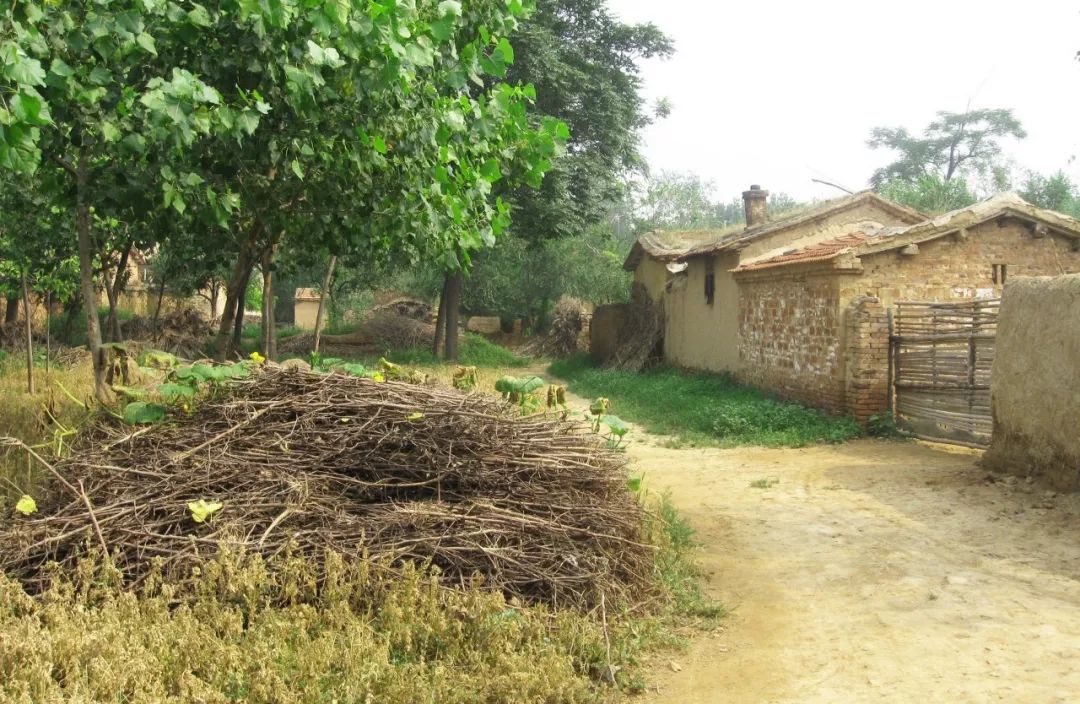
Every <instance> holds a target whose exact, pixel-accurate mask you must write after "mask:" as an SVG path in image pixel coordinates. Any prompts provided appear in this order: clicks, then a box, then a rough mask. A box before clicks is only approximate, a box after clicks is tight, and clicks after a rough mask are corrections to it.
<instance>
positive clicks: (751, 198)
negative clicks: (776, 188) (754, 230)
mask: <svg viewBox="0 0 1080 704" xmlns="http://www.w3.org/2000/svg"><path fill="white" fill-rule="evenodd" d="M768 197H769V192H768V191H763V190H761V186H759V185H757V184H754V185H753V186H750V190H749V191H743V194H742V199H743V207H744V208H745V209H746V227H747V228H751V227H754V226H755V225H760V224H761V223H763V222H765V201H766V200H767V199H768Z"/></svg>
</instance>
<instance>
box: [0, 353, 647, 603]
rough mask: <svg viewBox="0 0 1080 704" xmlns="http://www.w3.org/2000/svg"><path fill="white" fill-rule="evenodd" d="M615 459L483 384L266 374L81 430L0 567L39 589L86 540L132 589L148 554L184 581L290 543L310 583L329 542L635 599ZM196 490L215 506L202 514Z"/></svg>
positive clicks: (591, 595)
mask: <svg viewBox="0 0 1080 704" xmlns="http://www.w3.org/2000/svg"><path fill="white" fill-rule="evenodd" d="M622 464H623V463H622V460H621V458H620V456H619V455H616V454H613V453H609V452H606V451H604V450H603V449H602V448H600V447H598V446H597V443H596V442H595V440H594V438H593V437H592V436H590V435H589V434H587V433H586V432H585V431H584V429H583V428H581V427H580V426H578V425H575V424H572V423H567V422H564V421H559V420H556V419H553V418H549V417H543V416H540V417H531V418H520V417H515V416H514V415H513V414H512V413H511V412H510V411H508V409H507V407H506V406H505V405H504V404H502V403H501V402H499V401H498V400H496V399H493V398H490V397H484V396H479V395H469V394H464V393H461V392H459V391H456V390H452V389H442V388H434V387H427V386H416V385H411V384H405V383H394V382H386V383H379V382H376V381H373V380H370V379H362V378H357V377H352V376H348V375H344V374H329V375H325V374H317V373H312V372H302V371H299V370H286V369H270V370H266V371H264V372H261V373H258V374H255V375H253V376H252V377H251V378H249V379H246V380H243V381H238V382H235V383H232V384H230V385H229V386H228V387H226V388H225V390H223V391H221V392H219V395H218V397H217V398H213V399H210V400H208V401H206V402H204V403H202V404H201V405H200V406H199V407H198V408H197V410H196V411H195V412H194V413H193V414H192V415H190V416H187V415H185V414H183V413H181V412H177V413H175V414H174V415H172V416H171V417H170V419H169V420H168V421H167V422H166V423H163V424H160V425H154V426H147V427H143V428H140V429H137V430H136V429H133V428H132V427H131V426H126V425H122V424H119V423H117V422H114V421H112V420H101V421H99V422H97V423H95V424H94V425H93V426H92V427H90V428H89V429H88V430H87V431H86V432H85V433H83V434H82V435H81V436H80V438H79V440H78V441H77V443H76V445H75V446H74V449H73V451H72V452H71V454H70V456H69V457H67V458H66V459H63V460H60V461H58V462H57V463H56V464H55V465H53V469H54V470H55V474H56V476H57V477H58V479H59V478H62V479H61V480H59V481H56V482H54V484H53V493H52V494H51V495H48V496H43V497H40V498H39V500H38V504H39V506H40V508H41V510H40V513H39V514H35V515H34V516H30V517H26V518H25V519H20V520H11V521H5V522H3V523H2V524H0V567H2V568H3V570H4V571H5V572H6V573H7V574H8V575H9V576H11V577H14V578H16V579H18V580H20V581H21V582H22V583H23V584H24V585H25V587H26V588H27V590H28V591H30V592H31V593H39V592H41V591H43V590H45V589H47V587H48V584H49V582H50V579H51V577H50V574H51V573H50V572H49V571H48V570H46V569H45V568H46V566H47V565H48V564H49V563H51V562H56V563H59V565H60V566H61V569H62V571H63V572H66V573H67V574H73V573H75V572H76V571H77V570H78V564H79V561H80V558H81V557H82V556H83V555H84V554H85V552H86V550H87V547H88V546H90V547H94V548H97V547H104V548H106V549H108V551H109V552H110V553H111V554H112V555H113V559H114V561H115V565H116V567H117V568H118V569H119V570H120V572H121V573H122V574H123V578H124V580H125V581H126V582H127V583H129V584H135V585H142V584H144V583H145V582H146V580H147V579H148V575H149V574H150V570H151V560H153V559H155V558H156V559H157V562H158V568H157V569H160V571H161V574H162V576H163V577H164V578H165V579H166V580H167V581H177V580H184V579H186V578H188V577H190V576H191V574H192V573H193V570H195V569H196V568H197V567H198V566H199V565H200V564H201V563H202V562H203V561H204V560H206V559H207V558H208V557H212V556H213V555H215V554H216V553H217V552H218V551H219V550H220V549H222V547H223V546H224V547H227V548H228V549H230V550H234V551H236V552H239V553H242V554H258V555H262V556H264V557H266V558H267V559H273V558H276V557H278V556H281V555H284V554H289V555H293V556H302V557H303V558H304V559H305V560H306V561H308V562H309V563H310V564H312V565H314V566H316V567H315V569H314V573H315V574H316V575H317V577H318V579H322V578H323V576H324V575H325V569H324V568H323V567H322V566H321V565H322V563H323V561H324V560H325V559H326V555H327V553H328V551H333V552H337V553H340V554H341V555H344V556H346V557H347V558H360V557H362V558H363V559H364V561H366V562H369V563H370V564H372V565H374V566H377V568H378V569H386V570H391V569H396V568H399V567H400V566H402V565H405V564H415V565H430V566H433V567H435V568H437V570H438V571H439V574H440V575H441V580H442V582H443V584H446V585H464V584H468V583H470V582H471V581H472V580H473V578H474V575H481V576H482V577H483V580H484V583H485V584H486V585H487V586H488V587H489V588H493V589H496V590H499V591H501V592H502V593H503V594H505V595H506V596H508V597H511V598H517V599H520V600H521V601H522V602H524V603H546V604H549V605H552V606H554V607H563V606H575V607H581V608H590V607H594V606H596V605H597V604H598V603H600V602H601V600H607V601H608V602H611V603H615V602H621V601H624V597H628V596H629V595H631V594H633V596H634V598H635V599H636V600H640V599H641V598H642V597H643V596H646V595H647V594H648V591H649V585H650V584H651V581H652V576H653V575H652V557H653V554H652V552H653V548H652V547H651V546H649V545H647V544H646V540H645V537H644V536H643V534H642V524H643V518H644V516H643V512H642V509H641V508H640V506H639V504H638V503H637V501H636V499H635V497H634V496H633V495H632V494H631V493H630V491H629V490H628V488H627V485H626V475H625V473H624V471H623V466H622ZM200 500H203V501H206V502H211V503H220V504H221V505H222V508H221V509H220V510H219V511H217V512H216V513H214V514H213V515H212V516H211V517H210V518H209V520H207V521H206V522H205V523H199V522H196V521H195V520H194V519H193V516H192V512H191V510H190V508H189V504H190V503H192V502H196V501H200Z"/></svg>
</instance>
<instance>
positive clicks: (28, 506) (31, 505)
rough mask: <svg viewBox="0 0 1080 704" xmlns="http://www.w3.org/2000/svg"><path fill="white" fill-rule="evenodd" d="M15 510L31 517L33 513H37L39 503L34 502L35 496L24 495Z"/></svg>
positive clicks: (16, 504)
mask: <svg viewBox="0 0 1080 704" xmlns="http://www.w3.org/2000/svg"><path fill="white" fill-rule="evenodd" d="M15 510H16V511H18V512H19V513H21V514H22V515H24V516H29V515H30V514H31V513H37V502H36V501H34V497H33V496H30V495H29V494H23V495H22V497H20V498H19V500H18V501H17V502H16V503H15Z"/></svg>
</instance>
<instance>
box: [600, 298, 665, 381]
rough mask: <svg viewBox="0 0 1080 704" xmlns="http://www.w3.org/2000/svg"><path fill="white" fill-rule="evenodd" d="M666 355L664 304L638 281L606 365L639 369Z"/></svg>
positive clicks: (608, 367) (613, 367)
mask: <svg viewBox="0 0 1080 704" xmlns="http://www.w3.org/2000/svg"><path fill="white" fill-rule="evenodd" d="M663 355H664V308H663V305H662V304H659V303H653V301H652V299H651V298H650V297H649V294H648V293H647V292H646V291H645V288H644V287H643V286H641V285H640V284H634V287H633V289H632V290H631V292H630V305H629V307H628V313H627V316H626V321H625V322H624V323H623V325H622V327H620V328H619V338H618V341H617V342H616V345H615V351H614V354H613V355H612V356H611V358H610V359H608V361H607V362H605V363H604V368H605V369H624V370H627V371H633V372H639V371H641V370H642V369H647V368H648V367H650V366H653V365H655V364H657V363H659V362H660V361H661V360H662V359H663Z"/></svg>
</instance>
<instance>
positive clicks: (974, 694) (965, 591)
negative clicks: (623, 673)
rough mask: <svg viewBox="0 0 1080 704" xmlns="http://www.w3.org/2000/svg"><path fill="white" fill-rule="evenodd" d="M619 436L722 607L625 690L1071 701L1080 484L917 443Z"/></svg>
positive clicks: (1077, 628) (1077, 669)
mask: <svg viewBox="0 0 1080 704" xmlns="http://www.w3.org/2000/svg"><path fill="white" fill-rule="evenodd" d="M635 439H636V440H637V441H636V442H634V443H633V444H632V445H631V447H630V450H629V451H630V453H631V455H632V457H633V458H634V460H635V462H636V466H637V470H638V471H642V472H644V474H645V483H646V485H647V486H648V487H649V488H650V489H651V490H654V491H663V490H667V491H670V492H671V495H672V498H673V501H674V503H675V505H676V506H677V507H678V508H679V509H680V510H681V511H682V512H683V513H684V514H685V515H686V516H687V517H688V519H689V520H690V522H691V523H692V524H693V526H694V528H695V529H696V530H697V539H698V540H699V541H700V543H701V552H700V564H701V566H702V568H703V570H704V571H705V573H706V574H707V576H708V580H709V582H708V588H709V591H710V593H711V594H712V596H714V597H715V598H716V599H718V600H720V601H721V602H722V603H724V604H725V605H727V606H728V607H730V608H732V609H733V613H732V614H731V615H730V616H729V617H728V618H726V619H725V621H724V625H723V627H722V628H721V629H720V630H718V631H716V632H714V633H708V634H700V635H697V636H695V637H694V638H693V640H692V643H691V645H690V648H689V651H688V652H686V653H683V654H676V655H671V656H664V657H663V658H662V659H660V660H659V661H658V662H657V664H656V667H655V669H654V671H653V673H652V677H651V678H650V679H651V681H652V682H653V687H652V690H651V691H650V692H649V693H648V694H647V695H645V696H644V697H643V698H639V700H644V701H648V702H670V703H672V704H674V703H676V702H678V703H679V704H694V703H703V702H735V703H737V702H799V703H801V704H805V703H808V702H841V703H848V702H878V701H887V702H989V701H1007V702H1077V701H1080V497H1077V496H1076V495H1072V496H1065V495H1056V494H1054V493H1053V492H1048V491H1045V490H1043V489H1042V488H1040V487H1038V486H1035V485H1031V484H1028V483H1026V482H1025V481H1024V480H1019V481H1016V480H1012V479H1010V480H998V481H995V480H994V479H993V478H988V475H987V473H986V472H985V471H983V470H981V469H979V468H977V467H976V466H975V460H976V459H977V454H976V453H974V452H971V451H966V450H957V451H950V450H947V449H944V448H940V447H930V446H926V445H922V444H916V443H903V442H885V441H876V440H860V441H857V442H853V443H850V444H847V445H841V446H820V447H814V448H808V449H799V450H767V449H757V448H750V449H739V450H693V449H685V450H677V449H668V448H663V447H660V446H659V444H658V443H657V442H655V439H648V438H647V436H646V438H644V439H643V436H642V435H641V434H636V438H635ZM758 480H766V483H769V484H771V486H769V488H755V487H753V486H751V482H757V481H758ZM676 670H678V671H676Z"/></svg>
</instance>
